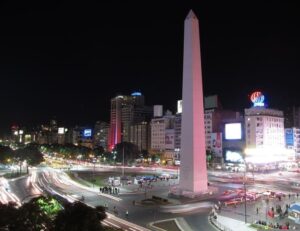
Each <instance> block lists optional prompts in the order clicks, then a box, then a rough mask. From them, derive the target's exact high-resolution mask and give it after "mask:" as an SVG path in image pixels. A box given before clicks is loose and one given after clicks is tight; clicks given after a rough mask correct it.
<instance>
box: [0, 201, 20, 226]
mask: <svg viewBox="0 0 300 231" xmlns="http://www.w3.org/2000/svg"><path fill="white" fill-rule="evenodd" d="M16 215H17V205H16V204H15V203H9V204H2V203H0V230H1V229H4V230H5V229H8V230H10V228H11V226H12V224H13V223H14V219H15V217H16Z"/></svg>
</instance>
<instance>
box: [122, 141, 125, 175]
mask: <svg viewBox="0 0 300 231" xmlns="http://www.w3.org/2000/svg"><path fill="white" fill-rule="evenodd" d="M124 165H125V164H124V144H123V168H122V176H123V177H124V167H125V166H124Z"/></svg>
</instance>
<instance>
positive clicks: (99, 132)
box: [93, 121, 109, 150]
mask: <svg viewBox="0 0 300 231" xmlns="http://www.w3.org/2000/svg"><path fill="white" fill-rule="evenodd" d="M108 129H109V124H108V123H106V122H103V121H97V122H96V124H95V127H94V135H93V143H94V147H100V146H101V147H103V148H104V149H105V150H106V149H107V140H108Z"/></svg>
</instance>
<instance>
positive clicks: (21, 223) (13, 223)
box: [8, 196, 53, 231]
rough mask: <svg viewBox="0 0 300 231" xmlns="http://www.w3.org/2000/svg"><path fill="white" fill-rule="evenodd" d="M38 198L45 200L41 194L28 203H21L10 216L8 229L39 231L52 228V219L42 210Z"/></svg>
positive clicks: (13, 230) (14, 230)
mask: <svg viewBox="0 0 300 231" xmlns="http://www.w3.org/2000/svg"><path fill="white" fill-rule="evenodd" d="M39 200H45V201H47V198H45V197H43V196H41V197H38V198H34V199H32V200H31V201H29V202H28V203H25V204H23V205H22V206H21V207H20V208H18V209H17V210H16V212H15V213H14V217H12V218H10V219H11V220H10V221H9V222H8V223H9V230H12V231H40V230H44V231H47V230H53V221H52V219H51V216H49V214H47V212H46V211H44V210H43V207H42V206H41V205H40V203H39Z"/></svg>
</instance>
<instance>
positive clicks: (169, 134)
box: [165, 129, 175, 149]
mask: <svg viewBox="0 0 300 231" xmlns="http://www.w3.org/2000/svg"><path fill="white" fill-rule="evenodd" d="M174 147H175V131H174V129H166V133H165V148H166V149H174Z"/></svg>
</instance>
